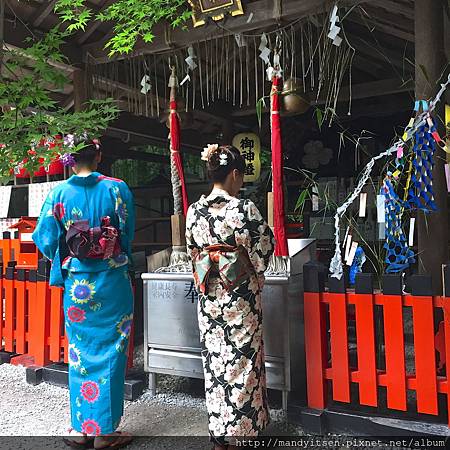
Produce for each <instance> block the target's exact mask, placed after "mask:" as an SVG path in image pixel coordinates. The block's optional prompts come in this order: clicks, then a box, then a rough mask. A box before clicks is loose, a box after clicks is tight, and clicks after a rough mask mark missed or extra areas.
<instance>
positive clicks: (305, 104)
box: [281, 78, 310, 115]
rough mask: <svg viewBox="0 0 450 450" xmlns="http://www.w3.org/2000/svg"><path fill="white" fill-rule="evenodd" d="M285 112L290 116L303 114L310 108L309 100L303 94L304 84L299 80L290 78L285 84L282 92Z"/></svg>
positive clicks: (282, 103)
mask: <svg viewBox="0 0 450 450" xmlns="http://www.w3.org/2000/svg"><path fill="white" fill-rule="evenodd" d="M281 105H282V107H283V110H282V111H283V112H284V113H286V114H289V115H294V114H303V113H305V112H306V111H308V109H309V107H310V103H309V100H308V98H307V96H306V94H305V93H304V92H303V86H302V82H301V81H300V80H299V79H297V78H289V79H287V80H286V81H285V82H284V84H283V91H282V92H281Z"/></svg>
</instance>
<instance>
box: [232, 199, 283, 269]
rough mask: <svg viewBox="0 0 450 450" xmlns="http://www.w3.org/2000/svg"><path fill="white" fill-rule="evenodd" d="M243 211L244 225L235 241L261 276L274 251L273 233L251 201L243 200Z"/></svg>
mask: <svg viewBox="0 0 450 450" xmlns="http://www.w3.org/2000/svg"><path fill="white" fill-rule="evenodd" d="M243 209H244V221H245V225H244V227H243V228H242V229H241V232H240V234H239V233H238V234H237V235H236V241H237V243H241V244H242V245H243V246H244V247H246V249H247V251H248V255H249V257H250V261H251V263H252V264H253V267H254V268H255V271H256V273H257V274H258V275H263V274H264V272H265V271H266V269H267V267H268V265H269V260H270V257H271V256H272V254H273V250H274V242H275V241H274V237H273V233H272V230H271V229H270V227H269V226H268V225H267V223H266V222H265V220H264V219H263V217H262V215H261V213H260V212H259V210H258V208H257V207H256V205H255V204H254V203H253V202H252V201H250V200H245V201H244V204H243Z"/></svg>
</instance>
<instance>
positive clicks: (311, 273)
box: [303, 263, 328, 409]
mask: <svg viewBox="0 0 450 450" xmlns="http://www.w3.org/2000/svg"><path fill="white" fill-rule="evenodd" d="M303 280H304V291H305V292H304V297H303V298H304V323H305V352H306V355H305V356H306V379H307V393H308V406H309V407H311V408H315V409H324V408H325V407H326V402H327V397H328V394H327V393H328V389H327V388H328V386H327V380H326V379H325V373H324V372H325V369H326V364H327V360H326V355H327V336H326V326H325V324H326V322H325V308H324V305H323V304H322V303H321V296H322V293H323V291H324V276H323V273H321V272H320V270H319V268H318V267H317V266H316V265H314V264H310V263H308V264H305V265H304V266H303Z"/></svg>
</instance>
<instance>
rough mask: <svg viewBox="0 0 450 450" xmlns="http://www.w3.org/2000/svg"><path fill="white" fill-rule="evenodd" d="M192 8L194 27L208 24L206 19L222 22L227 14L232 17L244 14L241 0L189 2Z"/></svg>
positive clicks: (196, 0) (193, 0) (194, 0)
mask: <svg viewBox="0 0 450 450" xmlns="http://www.w3.org/2000/svg"><path fill="white" fill-rule="evenodd" d="M189 3H190V5H191V7H192V20H193V22H194V27H199V26H201V25H204V24H205V23H206V19H207V18H208V17H211V18H212V19H213V20H222V19H223V18H224V17H225V13H228V14H231V15H232V16H238V15H240V14H244V10H243V8H242V4H241V0H189Z"/></svg>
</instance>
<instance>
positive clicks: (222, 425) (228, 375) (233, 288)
mask: <svg viewBox="0 0 450 450" xmlns="http://www.w3.org/2000/svg"><path fill="white" fill-rule="evenodd" d="M202 159H204V160H206V161H207V169H208V175H209V178H210V179H211V180H212V181H213V183H214V188H213V190H212V192H211V193H210V194H209V195H208V196H202V197H201V198H200V200H199V201H198V202H197V203H194V204H193V205H191V207H190V208H189V211H188V214H187V219H186V241H187V246H188V252H189V253H190V257H191V259H192V263H193V271H194V280H195V283H196V287H197V290H198V291H199V294H200V295H199V303H198V322H199V328H200V338H201V343H202V359H203V368H204V373H205V391H206V405H207V409H208V418H209V432H210V435H211V439H212V441H213V442H214V445H215V449H216V450H219V449H226V448H228V449H234V448H236V447H235V446H234V445H232V440H233V438H237V437H255V436H257V435H258V433H259V432H260V431H262V430H263V429H264V428H265V427H266V425H267V423H268V421H269V411H268V406H267V395H266V375H265V367H264V346H263V337H262V335H263V327H262V310H261V290H262V288H263V283H264V272H265V270H266V267H267V265H268V262H269V259H270V257H271V255H272V253H273V245H274V242H273V235H272V232H271V230H270V228H269V227H268V226H267V224H266V223H265V222H264V220H263V218H262V216H261V214H260V212H259V211H258V209H257V208H256V206H255V205H254V204H253V203H252V202H251V201H250V200H241V199H239V198H238V197H237V195H238V193H239V190H240V189H241V187H242V184H243V180H244V171H245V161H244V159H243V157H242V156H241V154H240V153H239V151H238V150H237V149H236V148H234V147H231V146H221V147H219V146H218V145H216V144H214V145H209V146H208V148H206V149H205V150H204V152H203V154H202Z"/></svg>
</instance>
